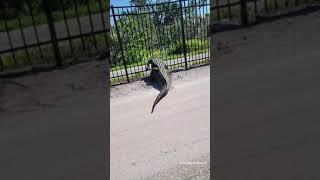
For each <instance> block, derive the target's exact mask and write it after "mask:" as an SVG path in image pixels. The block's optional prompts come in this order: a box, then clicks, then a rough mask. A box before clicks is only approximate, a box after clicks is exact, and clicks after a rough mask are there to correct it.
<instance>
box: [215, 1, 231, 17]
mask: <svg viewBox="0 0 320 180" xmlns="http://www.w3.org/2000/svg"><path fill="white" fill-rule="evenodd" d="M217 1H218V0H217ZM227 3H228V16H229V19H230V20H231V19H232V16H231V5H230V0H228V1H227Z"/></svg>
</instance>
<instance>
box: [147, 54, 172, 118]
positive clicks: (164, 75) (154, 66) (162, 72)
mask: <svg viewBox="0 0 320 180" xmlns="http://www.w3.org/2000/svg"><path fill="white" fill-rule="evenodd" d="M147 65H151V76H150V77H151V80H152V81H154V80H155V79H157V80H159V81H160V84H161V85H162V89H161V90H160V93H159V94H158V96H157V98H156V99H155V101H154V103H153V106H152V110H151V114H152V113H153V111H154V108H155V106H156V105H157V104H158V102H159V101H160V100H161V99H162V98H164V97H165V96H166V95H167V94H168V91H169V89H170V87H171V80H172V75H171V72H170V71H169V69H168V66H167V65H166V64H165V63H164V61H163V60H162V59H150V60H149V61H148V64H147ZM147 70H148V68H147ZM157 76H160V78H157Z"/></svg>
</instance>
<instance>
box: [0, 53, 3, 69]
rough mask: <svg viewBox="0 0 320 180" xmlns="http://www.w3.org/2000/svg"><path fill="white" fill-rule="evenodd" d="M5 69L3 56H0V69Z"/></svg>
mask: <svg viewBox="0 0 320 180" xmlns="http://www.w3.org/2000/svg"><path fill="white" fill-rule="evenodd" d="M3 70H4V65H3V61H2V58H1V56H0V71H3Z"/></svg>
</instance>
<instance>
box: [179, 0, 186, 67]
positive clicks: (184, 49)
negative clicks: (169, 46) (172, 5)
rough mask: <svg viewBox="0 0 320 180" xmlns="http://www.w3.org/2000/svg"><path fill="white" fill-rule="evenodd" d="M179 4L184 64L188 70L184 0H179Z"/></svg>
mask: <svg viewBox="0 0 320 180" xmlns="http://www.w3.org/2000/svg"><path fill="white" fill-rule="evenodd" d="M179 5H180V22H181V29H182V42H183V54H184V64H185V69H186V70H187V69H188V62H187V50H186V37H185V32H184V24H183V11H182V0H179Z"/></svg>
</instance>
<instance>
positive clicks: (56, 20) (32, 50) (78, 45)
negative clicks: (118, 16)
mask: <svg viewBox="0 0 320 180" xmlns="http://www.w3.org/2000/svg"><path fill="white" fill-rule="evenodd" d="M15 2H16V1H12V2H11V1H8V3H7V5H5V6H1V4H0V39H1V41H0V73H1V75H7V74H10V72H15V71H19V70H22V71H25V69H27V70H26V71H28V70H31V69H32V67H42V66H43V67H60V66H63V65H64V64H68V63H70V62H74V61H76V60H78V61H79V59H81V58H83V59H94V58H88V57H90V56H95V57H96V56H99V55H101V57H102V56H107V53H108V51H109V40H108V36H109V35H108V32H109V31H110V29H109V28H108V26H107V17H108V16H107V10H109V9H107V7H106V4H105V1H103V0H40V1H38V0H25V1H22V2H19V3H17V4H15Z"/></svg>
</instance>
